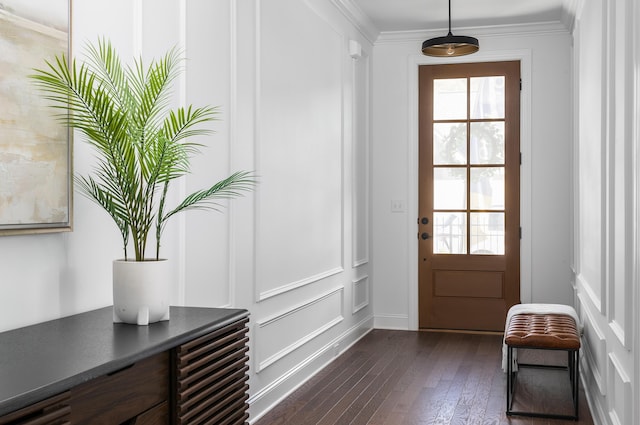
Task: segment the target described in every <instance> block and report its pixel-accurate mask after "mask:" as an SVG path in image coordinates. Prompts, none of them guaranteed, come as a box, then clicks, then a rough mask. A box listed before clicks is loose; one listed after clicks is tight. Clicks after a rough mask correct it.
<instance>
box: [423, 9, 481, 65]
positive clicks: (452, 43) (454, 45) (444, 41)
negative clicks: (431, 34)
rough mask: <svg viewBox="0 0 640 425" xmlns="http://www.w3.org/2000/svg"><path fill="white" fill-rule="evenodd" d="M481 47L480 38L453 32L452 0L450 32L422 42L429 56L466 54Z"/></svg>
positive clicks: (424, 51)
mask: <svg viewBox="0 0 640 425" xmlns="http://www.w3.org/2000/svg"><path fill="white" fill-rule="evenodd" d="M479 49H480V44H479V43H478V39H477V38H475V37H467V36H464V35H453V34H452V33H451V0H449V33H448V34H447V35H446V36H444V37H435V38H430V39H428V40H425V41H424V42H423V43H422V54H424V55H427V56H439V57H443V56H444V57H447V56H464V55H470V54H471V53H475V52H477V51H478V50H479Z"/></svg>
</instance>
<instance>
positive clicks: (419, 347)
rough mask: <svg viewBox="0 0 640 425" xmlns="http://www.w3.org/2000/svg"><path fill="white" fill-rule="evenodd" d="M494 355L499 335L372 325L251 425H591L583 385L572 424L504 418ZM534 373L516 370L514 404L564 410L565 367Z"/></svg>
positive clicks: (538, 356)
mask: <svg viewBox="0 0 640 425" xmlns="http://www.w3.org/2000/svg"><path fill="white" fill-rule="evenodd" d="M532 351H533V352H530V353H529V352H523V353H519V356H522V357H520V358H523V359H526V360H527V361H532V362H533V361H536V362H542V363H546V364H556V362H562V361H565V362H566V356H565V357H562V355H561V354H560V355H559V354H558V353H552V354H551V355H548V356H547V355H545V352H544V351H542V352H541V350H532ZM501 356H502V337H501V336H500V335H477V334H475V335H472V334H461V333H445V332H407V331H387V330H373V331H371V332H370V333H369V334H367V335H366V336H365V337H364V338H362V339H361V340H360V341H359V342H358V343H356V344H354V346H353V347H351V348H350V349H349V350H347V352H345V353H344V354H343V355H341V356H339V357H338V358H336V359H335V360H334V361H333V362H332V363H330V364H329V365H328V366H327V367H326V368H324V369H323V370H321V371H320V372H318V373H317V374H316V375H315V376H314V377H312V378H311V379H310V380H309V381H307V382H306V383H304V384H303V385H301V386H300V388H298V389H297V390H296V391H294V392H293V393H292V394H291V395H290V396H289V397H287V398H286V399H285V400H283V401H282V402H281V403H280V404H279V405H278V406H276V407H275V408H274V409H272V410H271V411H270V412H268V413H267V414H266V415H264V416H263V417H262V418H260V419H259V420H257V421H256V422H255V425H280V424H282V425H285V424H286V425H305V424H309V425H320V424H321V425H543V424H544V425H547V424H550V425H564V424H569V423H571V424H577V425H593V420H592V419H591V415H590V413H589V410H588V406H587V403H586V400H585V395H584V389H583V388H582V387H580V420H579V421H577V422H575V421H562V420H547V419H538V418H526V417H525V418H523V417H507V415H506V414H505V410H506V400H505V397H506V376H505V374H504V373H503V371H502V369H501ZM538 372H540V370H539V369H535V370H534V369H532V370H529V371H527V372H524V371H523V372H519V382H518V385H519V386H518V389H517V394H516V398H517V402H518V403H520V404H521V405H522V406H523V407H526V408H536V409H540V408H542V409H547V410H549V411H551V410H554V409H559V410H560V411H563V409H565V410H566V411H569V412H570V411H571V399H570V395H569V394H570V393H569V386H568V377H567V376H566V372H565V374H563V372H562V371H542V372H544V373H538Z"/></svg>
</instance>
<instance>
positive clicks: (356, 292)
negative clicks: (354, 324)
mask: <svg viewBox="0 0 640 425" xmlns="http://www.w3.org/2000/svg"><path fill="white" fill-rule="evenodd" d="M351 287H352V291H351V294H352V300H353V305H352V310H351V311H352V314H356V313H357V312H358V311H360V310H362V309H363V308H365V307H366V306H368V305H369V276H363V277H361V278H359V279H357V280H354V281H353V282H352V285H351Z"/></svg>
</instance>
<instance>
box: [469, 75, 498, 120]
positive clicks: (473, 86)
mask: <svg viewBox="0 0 640 425" xmlns="http://www.w3.org/2000/svg"><path fill="white" fill-rule="evenodd" d="M469 80H470V82H469V89H470V99H469V100H470V107H471V119H483V118H504V76H497V77H472V78H470V79H469Z"/></svg>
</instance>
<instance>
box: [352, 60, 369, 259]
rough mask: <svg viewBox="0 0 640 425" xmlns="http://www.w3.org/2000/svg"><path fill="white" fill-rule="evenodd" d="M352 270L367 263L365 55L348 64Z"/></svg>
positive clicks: (367, 169) (366, 62) (367, 151)
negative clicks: (350, 125) (351, 114)
mask: <svg viewBox="0 0 640 425" xmlns="http://www.w3.org/2000/svg"><path fill="white" fill-rule="evenodd" d="M352 64H353V65H352V67H353V70H352V84H353V98H352V104H353V119H352V122H353V132H352V138H353V140H352V155H353V160H352V164H353V172H352V185H351V186H352V187H351V190H352V201H351V202H352V205H353V213H352V240H353V242H352V258H353V263H352V267H354V268H355V267H359V266H362V265H364V264H367V263H368V262H369V227H370V216H369V214H370V213H369V211H370V208H369V204H370V196H369V194H370V190H371V189H370V187H371V184H370V180H371V179H370V170H369V163H370V150H369V124H370V113H369V110H370V106H369V105H370V95H369V87H370V86H371V82H370V70H371V59H370V57H369V56H367V55H365V56H362V57H360V58H359V59H358V60H353V61H352Z"/></svg>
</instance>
